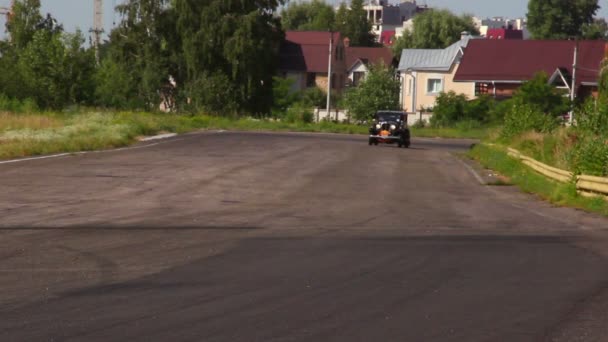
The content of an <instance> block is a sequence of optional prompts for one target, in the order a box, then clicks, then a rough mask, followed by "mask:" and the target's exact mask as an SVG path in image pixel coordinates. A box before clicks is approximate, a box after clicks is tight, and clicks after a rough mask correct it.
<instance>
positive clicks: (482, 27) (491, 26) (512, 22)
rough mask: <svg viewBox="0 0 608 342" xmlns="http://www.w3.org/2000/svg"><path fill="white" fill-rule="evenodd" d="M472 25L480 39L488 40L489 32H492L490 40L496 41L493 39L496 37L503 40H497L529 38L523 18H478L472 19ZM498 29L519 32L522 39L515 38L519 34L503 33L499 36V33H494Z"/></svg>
mask: <svg viewBox="0 0 608 342" xmlns="http://www.w3.org/2000/svg"><path fill="white" fill-rule="evenodd" d="M473 23H474V24H475V26H476V27H477V29H478V30H479V35H480V36H482V37H488V38H490V37H489V35H490V34H489V32H490V31H492V32H493V38H491V39H496V38H495V37H497V36H502V37H503V38H498V39H528V38H530V33H529V32H528V28H527V21H526V19H523V18H517V19H507V18H504V17H493V18H486V19H480V18H475V17H474V18H473ZM500 29H503V30H515V31H521V35H522V38H517V37H518V36H519V33H513V32H509V33H504V32H503V33H502V34H501V33H500V32H499V31H495V30H500ZM505 37H507V38H505Z"/></svg>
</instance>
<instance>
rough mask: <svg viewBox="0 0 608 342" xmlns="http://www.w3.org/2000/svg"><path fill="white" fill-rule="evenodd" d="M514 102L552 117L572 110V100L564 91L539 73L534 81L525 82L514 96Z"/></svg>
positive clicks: (543, 74)
mask: <svg viewBox="0 0 608 342" xmlns="http://www.w3.org/2000/svg"><path fill="white" fill-rule="evenodd" d="M513 101H514V103H515V104H518V105H528V106H532V107H534V108H535V109H536V110H537V111H540V112H541V113H545V114H549V115H552V116H560V115H563V114H565V113H567V112H568V111H569V110H570V100H569V99H568V98H567V97H565V96H564V93H563V92H562V91H560V90H558V89H556V88H555V87H553V86H552V85H550V84H549V78H548V76H547V74H545V73H544V72H540V73H537V74H536V75H535V76H534V78H533V79H531V80H530V81H528V82H525V83H524V84H523V85H522V86H521V87H520V88H519V89H518V90H517V91H516V92H515V94H514V95H513Z"/></svg>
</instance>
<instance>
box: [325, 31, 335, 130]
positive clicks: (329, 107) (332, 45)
mask: <svg viewBox="0 0 608 342" xmlns="http://www.w3.org/2000/svg"><path fill="white" fill-rule="evenodd" d="M333 50H334V32H333V30H329V64H328V70H327V117H328V118H330V117H331V113H330V109H331V72H332V70H331V62H332V58H333Z"/></svg>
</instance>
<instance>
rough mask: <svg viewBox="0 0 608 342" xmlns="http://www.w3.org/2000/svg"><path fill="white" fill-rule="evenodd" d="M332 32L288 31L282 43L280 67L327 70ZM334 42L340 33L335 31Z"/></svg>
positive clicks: (313, 70)
mask: <svg viewBox="0 0 608 342" xmlns="http://www.w3.org/2000/svg"><path fill="white" fill-rule="evenodd" d="M330 37H331V36H330V33H329V32H324V31H287V32H285V41H284V42H283V44H281V51H280V57H279V69H280V70H290V71H306V72H319V73H322V72H325V73H327V69H328V63H329V40H330ZM333 38H334V43H336V42H339V41H340V33H338V32H334V33H333Z"/></svg>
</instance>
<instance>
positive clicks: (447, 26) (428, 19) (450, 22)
mask: <svg viewBox="0 0 608 342" xmlns="http://www.w3.org/2000/svg"><path fill="white" fill-rule="evenodd" d="M462 32H469V33H470V34H472V35H476V34H479V31H478V30H477V28H476V27H475V24H474V23H473V19H472V17H471V16H469V15H463V16H457V15H454V14H453V13H452V12H450V11H448V10H429V11H426V12H424V13H421V14H419V15H417V16H415V17H414V26H413V30H412V31H411V32H410V31H405V32H404V33H403V36H402V37H400V38H399V39H397V41H396V42H395V44H394V46H393V53H394V55H395V56H397V58H400V57H401V51H403V49H444V48H446V47H448V46H450V45H452V44H454V43H455V42H457V41H458V40H460V37H461V34H462Z"/></svg>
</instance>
